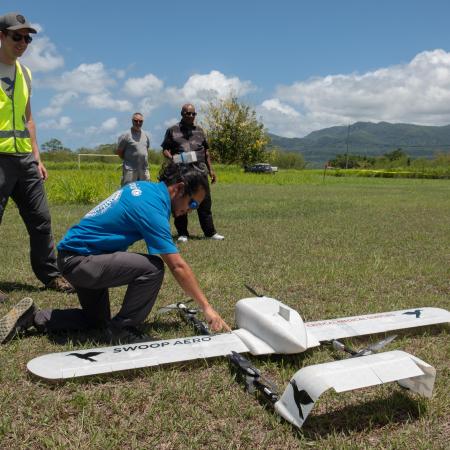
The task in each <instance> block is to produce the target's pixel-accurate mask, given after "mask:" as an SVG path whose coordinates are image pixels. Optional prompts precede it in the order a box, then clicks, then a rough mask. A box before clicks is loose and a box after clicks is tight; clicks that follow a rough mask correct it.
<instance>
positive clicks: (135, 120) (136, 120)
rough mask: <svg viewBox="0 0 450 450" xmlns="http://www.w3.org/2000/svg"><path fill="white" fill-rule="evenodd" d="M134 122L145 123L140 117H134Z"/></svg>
mask: <svg viewBox="0 0 450 450" xmlns="http://www.w3.org/2000/svg"><path fill="white" fill-rule="evenodd" d="M133 122H134V123H144V121H143V120H139V119H133Z"/></svg>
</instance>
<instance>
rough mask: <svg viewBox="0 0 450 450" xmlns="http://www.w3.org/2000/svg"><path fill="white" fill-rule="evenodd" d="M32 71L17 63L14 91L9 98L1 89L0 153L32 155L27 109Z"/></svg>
mask: <svg viewBox="0 0 450 450" xmlns="http://www.w3.org/2000/svg"><path fill="white" fill-rule="evenodd" d="M30 90H31V71H30V69H28V68H27V67H25V66H24V65H22V64H20V63H18V62H16V78H15V80H14V91H13V96H12V98H9V97H8V96H7V95H6V93H5V91H4V90H3V89H2V88H1V87H0V153H7V154H17V153H30V152H31V151H32V148H31V139H30V132H29V131H28V129H27V127H26V126H25V124H26V116H25V109H26V106H27V103H28V98H29V97H30Z"/></svg>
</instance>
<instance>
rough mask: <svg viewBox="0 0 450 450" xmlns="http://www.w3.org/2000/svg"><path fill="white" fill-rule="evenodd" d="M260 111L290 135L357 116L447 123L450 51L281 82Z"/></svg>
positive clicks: (449, 117)
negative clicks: (358, 70) (360, 70)
mask: <svg viewBox="0 0 450 450" xmlns="http://www.w3.org/2000/svg"><path fill="white" fill-rule="evenodd" d="M293 107H295V109H294V108H293ZM289 108H291V109H292V110H290V109H289ZM258 111H259V112H260V113H261V114H262V116H263V119H264V123H265V124H266V126H267V127H268V128H269V129H270V130H271V131H272V132H274V133H280V134H283V135H285V136H302V135H305V134H307V133H308V132H310V131H313V130H316V129H319V128H324V127H328V126H333V125H341V124H347V123H352V122H355V121H374V122H378V121H388V122H408V123H418V124H423V125H443V124H447V123H449V122H450V53H447V52H445V51H444V50H434V51H425V52H422V53H419V54H418V55H416V57H415V58H413V59H412V61H410V62H409V63H407V64H401V65H396V66H391V67H386V68H380V69H378V70H375V71H371V72H367V73H364V74H357V73H352V74H340V75H329V76H326V77H318V78H314V79H310V80H307V81H300V82H296V83H293V84H292V85H290V86H279V87H278V88H277V90H276V94H275V98H273V99H270V100H266V101H265V102H263V103H262V104H261V106H260V107H259V108H258ZM293 111H294V113H293ZM295 112H296V113H297V114H298V115H296V114H295Z"/></svg>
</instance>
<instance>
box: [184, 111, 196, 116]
mask: <svg viewBox="0 0 450 450" xmlns="http://www.w3.org/2000/svg"><path fill="white" fill-rule="evenodd" d="M196 115H197V113H196V112H184V113H183V116H187V117H195V116H196Z"/></svg>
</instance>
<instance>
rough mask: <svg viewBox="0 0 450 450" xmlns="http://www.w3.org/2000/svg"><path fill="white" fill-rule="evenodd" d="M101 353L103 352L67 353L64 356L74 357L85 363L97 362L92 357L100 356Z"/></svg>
mask: <svg viewBox="0 0 450 450" xmlns="http://www.w3.org/2000/svg"><path fill="white" fill-rule="evenodd" d="M101 353H104V352H88V353H69V354H68V355H66V356H76V357H77V358H80V359H84V360H86V361H91V362H97V360H96V359H94V358H93V356H97V355H100V354H101Z"/></svg>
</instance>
